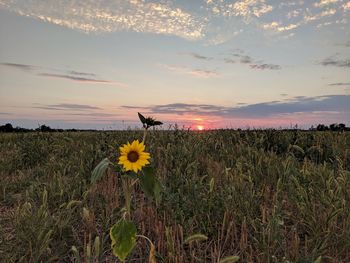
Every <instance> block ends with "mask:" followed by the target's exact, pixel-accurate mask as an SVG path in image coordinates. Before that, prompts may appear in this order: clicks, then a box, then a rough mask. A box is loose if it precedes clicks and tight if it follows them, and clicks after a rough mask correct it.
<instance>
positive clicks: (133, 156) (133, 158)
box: [128, 151, 139, 163]
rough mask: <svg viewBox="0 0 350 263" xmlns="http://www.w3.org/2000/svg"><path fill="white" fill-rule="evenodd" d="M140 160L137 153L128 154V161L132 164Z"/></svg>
mask: <svg viewBox="0 0 350 263" xmlns="http://www.w3.org/2000/svg"><path fill="white" fill-rule="evenodd" d="M138 159H139V154H138V153H137V152H135V151H131V152H129V153H128V160H129V161H130V162H132V163H134V162H136V161H137V160H138Z"/></svg>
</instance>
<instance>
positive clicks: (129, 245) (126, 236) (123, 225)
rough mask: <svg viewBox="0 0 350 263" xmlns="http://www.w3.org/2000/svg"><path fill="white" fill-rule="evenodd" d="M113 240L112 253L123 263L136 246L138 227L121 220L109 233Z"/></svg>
mask: <svg viewBox="0 0 350 263" xmlns="http://www.w3.org/2000/svg"><path fill="white" fill-rule="evenodd" d="M109 235H110V237H111V240H112V252H113V254H114V255H115V256H117V257H118V258H119V259H120V260H121V261H122V262H124V261H125V259H126V257H127V256H128V255H129V254H130V252H131V251H132V250H133V248H134V247H135V245H136V226H135V224H134V223H133V222H131V221H127V220H125V219H121V220H119V221H118V222H117V223H116V224H115V225H114V226H113V227H112V228H111V229H110V233H109Z"/></svg>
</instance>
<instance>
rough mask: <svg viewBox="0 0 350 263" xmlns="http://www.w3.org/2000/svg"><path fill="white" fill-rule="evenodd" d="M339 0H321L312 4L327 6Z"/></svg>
mask: <svg viewBox="0 0 350 263" xmlns="http://www.w3.org/2000/svg"><path fill="white" fill-rule="evenodd" d="M338 2H341V1H339V0H321V1H319V2H317V3H315V4H314V6H315V7H323V6H328V5H330V4H335V3H338Z"/></svg>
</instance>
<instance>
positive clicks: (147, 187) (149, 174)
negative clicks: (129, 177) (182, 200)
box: [140, 166, 162, 204]
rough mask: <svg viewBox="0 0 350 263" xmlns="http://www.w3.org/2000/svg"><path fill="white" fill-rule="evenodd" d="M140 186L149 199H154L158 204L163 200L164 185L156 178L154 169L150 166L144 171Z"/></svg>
mask: <svg viewBox="0 0 350 263" xmlns="http://www.w3.org/2000/svg"><path fill="white" fill-rule="evenodd" d="M142 173H143V174H142V175H141V176H140V185H141V188H142V190H143V192H144V193H145V194H146V196H147V197H148V198H151V199H154V200H155V201H156V203H157V204H158V203H159V202H160V200H161V191H162V185H161V183H160V182H159V180H158V178H157V177H156V176H155V171H154V168H153V167H151V166H149V167H145V168H144V169H143V170H142Z"/></svg>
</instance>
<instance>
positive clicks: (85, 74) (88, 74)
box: [68, 70, 96, 77]
mask: <svg viewBox="0 0 350 263" xmlns="http://www.w3.org/2000/svg"><path fill="white" fill-rule="evenodd" d="M68 74H71V75H77V76H91V77H96V74H94V73H86V72H79V71H74V70H71V71H68Z"/></svg>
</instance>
